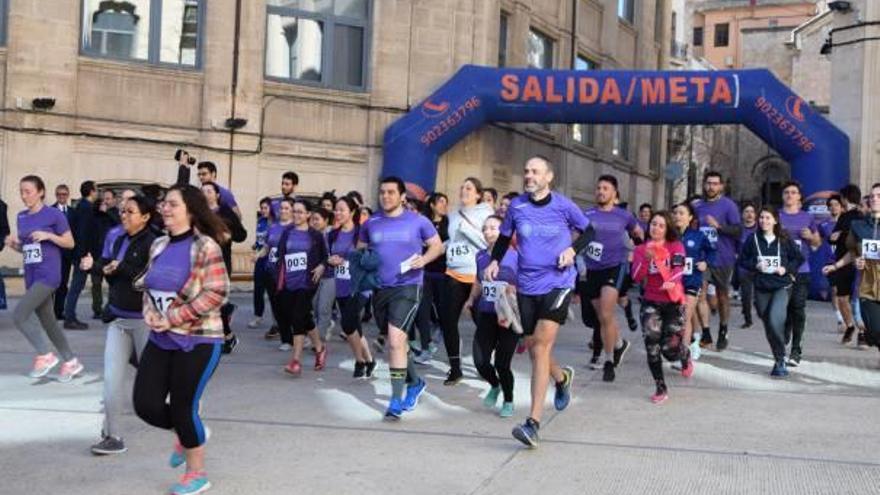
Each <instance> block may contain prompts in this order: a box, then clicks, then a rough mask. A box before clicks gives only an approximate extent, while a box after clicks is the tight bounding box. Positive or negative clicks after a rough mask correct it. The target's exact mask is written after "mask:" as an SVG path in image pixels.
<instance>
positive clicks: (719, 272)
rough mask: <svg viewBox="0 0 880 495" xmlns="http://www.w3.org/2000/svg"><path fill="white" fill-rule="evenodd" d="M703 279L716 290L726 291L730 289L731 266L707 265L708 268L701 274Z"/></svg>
mask: <svg viewBox="0 0 880 495" xmlns="http://www.w3.org/2000/svg"><path fill="white" fill-rule="evenodd" d="M703 275H704V280H706V281H708V283H710V284H712V285H714V286H715V290H716V291H718V292H728V291H729V290H730V278H731V277H732V276H733V267H732V266H725V267H718V266H711V265H710V266H709V269H708V270H706V272H705V273H704V274H703Z"/></svg>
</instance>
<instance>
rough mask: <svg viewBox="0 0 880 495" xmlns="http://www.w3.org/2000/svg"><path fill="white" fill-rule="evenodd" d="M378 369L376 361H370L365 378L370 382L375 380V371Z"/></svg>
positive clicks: (365, 370) (365, 371)
mask: <svg viewBox="0 0 880 495" xmlns="http://www.w3.org/2000/svg"><path fill="white" fill-rule="evenodd" d="M375 369H376V361H370V362H369V363H367V367H366V368H365V369H364V378H365V379H367V380H369V379H370V378H373V371H374V370H375Z"/></svg>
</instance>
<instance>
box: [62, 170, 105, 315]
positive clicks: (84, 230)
mask: <svg viewBox="0 0 880 495" xmlns="http://www.w3.org/2000/svg"><path fill="white" fill-rule="evenodd" d="M79 192H80V194H81V195H82V199H80V200H79V203H77V205H76V210H75V211H74V216H73V224H72V225H71V227H72V229H71V230H73V239H74V241H75V242H76V245H75V246H73V257H72V259H71V263H72V265H73V276H72V277H71V279H70V287H69V288H68V289H67V298H66V299H65V301H64V328H65V329H67V330H86V329H88V328H89V325H88V324H86V323H83V322H82V321H80V320H79V319H78V318H77V317H76V304H77V302H79V295H80V293H82V291H83V289H84V288H85V286H86V278H87V277H88V275H89V271H87V270H82V269H81V268H80V265H81V263H82V262H83V260H86V259H91V260H94V259H95V258H96V257H97V256H100V255H101V253H100V252H98V253H94V252H93V249H94V241H93V240H92V237H93V236H94V234H95V232H96V229H97V227H96V225H95V202H96V201H97V199H98V188H97V186H95V181H92V180H87V181H85V182H83V183H82V184H81V185H80V186H79ZM90 265H91V263H90Z"/></svg>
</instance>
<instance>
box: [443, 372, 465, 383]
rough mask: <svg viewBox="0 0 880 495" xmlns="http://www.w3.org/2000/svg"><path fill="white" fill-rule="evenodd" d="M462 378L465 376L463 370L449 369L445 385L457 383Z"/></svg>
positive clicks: (444, 381)
mask: <svg viewBox="0 0 880 495" xmlns="http://www.w3.org/2000/svg"><path fill="white" fill-rule="evenodd" d="M462 378H464V375H463V374H462V373H461V370H460V369H456V368H452V369H451V370H449V373H446V380H443V385H446V386H447V387H451V386H452V385H457V384H458V382H460V381H461V380H462Z"/></svg>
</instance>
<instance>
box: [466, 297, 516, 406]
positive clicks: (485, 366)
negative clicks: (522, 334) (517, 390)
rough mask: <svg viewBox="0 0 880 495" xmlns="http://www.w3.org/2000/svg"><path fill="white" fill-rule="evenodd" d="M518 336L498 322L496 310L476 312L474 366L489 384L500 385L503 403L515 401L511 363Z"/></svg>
mask: <svg viewBox="0 0 880 495" xmlns="http://www.w3.org/2000/svg"><path fill="white" fill-rule="evenodd" d="M517 342H519V335H517V334H516V333H514V332H513V331H512V330H510V329H508V328H504V327H502V326H500V325H498V315H496V314H495V313H483V312H480V313H478V314H477V331H476V333H474V348H473V354H474V366H476V368H477V371H478V372H479V373H480V376H482V377H483V379H484V380H486V381H487V382H489V385H492V386H493V387H497V386H499V385H501V390H502V391H503V392H504V402H513V371H511V369H510V362H511V361H512V360H513V352H514V351H515V350H516V343H517ZM492 351H495V365H494V367H493V366H492V364H491V360H492Z"/></svg>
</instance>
